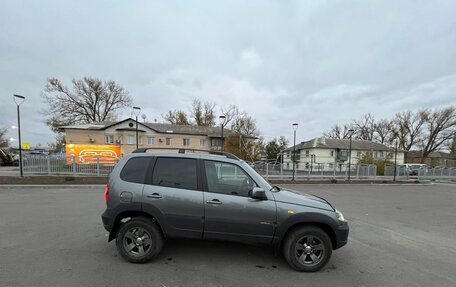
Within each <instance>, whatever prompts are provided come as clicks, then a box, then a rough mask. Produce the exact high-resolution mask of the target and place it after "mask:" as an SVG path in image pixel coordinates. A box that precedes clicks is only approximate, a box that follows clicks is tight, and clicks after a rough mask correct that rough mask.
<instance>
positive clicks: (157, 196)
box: [147, 192, 162, 198]
mask: <svg viewBox="0 0 456 287" xmlns="http://www.w3.org/2000/svg"><path fill="white" fill-rule="evenodd" d="M147 197H149V198H162V196H161V195H160V194H158V193H156V192H154V193H152V194H148V195H147Z"/></svg>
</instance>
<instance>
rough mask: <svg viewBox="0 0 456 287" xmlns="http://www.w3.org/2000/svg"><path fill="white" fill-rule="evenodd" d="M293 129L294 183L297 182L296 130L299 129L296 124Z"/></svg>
mask: <svg viewBox="0 0 456 287" xmlns="http://www.w3.org/2000/svg"><path fill="white" fill-rule="evenodd" d="M292 127H293V156H292V157H291V159H292V160H293V176H292V179H291V180H292V181H294V180H295V161H296V130H297V129H298V124H297V123H294V124H292Z"/></svg>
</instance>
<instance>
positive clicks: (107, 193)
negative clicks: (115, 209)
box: [104, 183, 109, 203]
mask: <svg viewBox="0 0 456 287" xmlns="http://www.w3.org/2000/svg"><path fill="white" fill-rule="evenodd" d="M104 199H105V202H106V203H108V199H109V183H107V184H106V186H105V194H104Z"/></svg>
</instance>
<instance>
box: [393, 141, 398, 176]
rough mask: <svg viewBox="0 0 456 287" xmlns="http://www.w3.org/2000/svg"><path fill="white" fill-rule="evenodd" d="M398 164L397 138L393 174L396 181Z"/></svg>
mask: <svg viewBox="0 0 456 287" xmlns="http://www.w3.org/2000/svg"><path fill="white" fill-rule="evenodd" d="M396 166H397V139H396V148H395V149H394V176H393V181H396Z"/></svg>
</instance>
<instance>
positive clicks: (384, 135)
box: [374, 119, 394, 144]
mask: <svg viewBox="0 0 456 287" xmlns="http://www.w3.org/2000/svg"><path fill="white" fill-rule="evenodd" d="M374 131H375V135H374V140H375V141H377V142H379V143H381V144H391V143H392V142H393V140H394V124H393V122H392V121H390V120H387V119H382V120H380V121H378V122H377V123H376V124H375V127H374Z"/></svg>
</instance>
